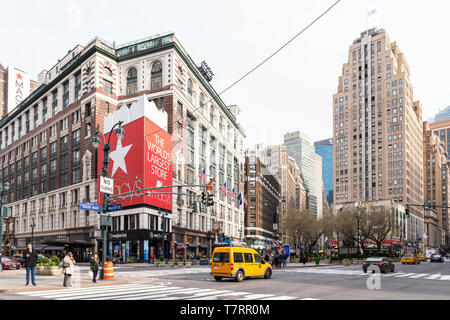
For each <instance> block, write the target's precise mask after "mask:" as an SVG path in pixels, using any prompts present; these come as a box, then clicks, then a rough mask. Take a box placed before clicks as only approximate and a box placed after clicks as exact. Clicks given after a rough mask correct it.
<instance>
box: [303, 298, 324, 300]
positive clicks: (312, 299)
mask: <svg viewBox="0 0 450 320" xmlns="http://www.w3.org/2000/svg"><path fill="white" fill-rule="evenodd" d="M300 300H320V299H316V298H303V299H300Z"/></svg>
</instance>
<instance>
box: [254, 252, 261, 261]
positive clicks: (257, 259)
mask: <svg viewBox="0 0 450 320" xmlns="http://www.w3.org/2000/svg"><path fill="white" fill-rule="evenodd" d="M253 256H254V257H255V263H263V259H262V258H261V256H260V255H259V254H257V253H254V254H253Z"/></svg>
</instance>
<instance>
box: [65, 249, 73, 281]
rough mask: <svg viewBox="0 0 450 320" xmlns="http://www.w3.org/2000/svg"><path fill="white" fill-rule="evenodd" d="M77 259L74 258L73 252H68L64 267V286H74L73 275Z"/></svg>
mask: <svg viewBox="0 0 450 320" xmlns="http://www.w3.org/2000/svg"><path fill="white" fill-rule="evenodd" d="M74 265H75V259H74V258H73V254H72V252H68V253H67V255H66V256H65V257H64V260H63V269H64V283H63V285H64V287H67V286H69V287H71V286H72V275H73V274H74V273H75V267H74Z"/></svg>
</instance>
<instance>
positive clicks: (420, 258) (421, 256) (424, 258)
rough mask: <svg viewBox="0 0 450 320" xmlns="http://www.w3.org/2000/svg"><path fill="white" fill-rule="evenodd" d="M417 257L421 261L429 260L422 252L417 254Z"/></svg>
mask: <svg viewBox="0 0 450 320" xmlns="http://www.w3.org/2000/svg"><path fill="white" fill-rule="evenodd" d="M416 257H417V258H418V259H419V261H427V258H426V257H425V255H424V254H422V253H419V254H416Z"/></svg>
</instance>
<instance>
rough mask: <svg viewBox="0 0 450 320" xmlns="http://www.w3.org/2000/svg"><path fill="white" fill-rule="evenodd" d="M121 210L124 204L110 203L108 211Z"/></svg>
mask: <svg viewBox="0 0 450 320" xmlns="http://www.w3.org/2000/svg"><path fill="white" fill-rule="evenodd" d="M120 210H122V205H121V204H120V203H113V204H110V205H109V206H108V207H107V211H108V212H111V211H120Z"/></svg>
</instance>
